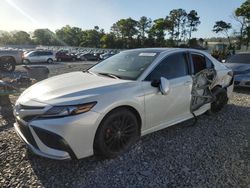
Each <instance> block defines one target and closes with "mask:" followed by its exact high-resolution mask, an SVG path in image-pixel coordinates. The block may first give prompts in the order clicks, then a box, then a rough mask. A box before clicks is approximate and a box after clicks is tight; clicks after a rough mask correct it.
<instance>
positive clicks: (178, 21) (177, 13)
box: [166, 9, 187, 45]
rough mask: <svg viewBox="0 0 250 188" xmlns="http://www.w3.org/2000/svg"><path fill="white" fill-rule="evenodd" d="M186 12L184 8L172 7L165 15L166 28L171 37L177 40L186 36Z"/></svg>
mask: <svg viewBox="0 0 250 188" xmlns="http://www.w3.org/2000/svg"><path fill="white" fill-rule="evenodd" d="M186 21H187V13H186V11H185V10H184V9H173V10H171V11H170V13H169V16H167V17H166V26H167V27H166V29H167V30H168V31H170V33H169V34H170V36H171V38H173V39H175V40H176V41H177V45H178V42H179V41H180V40H181V38H185V37H186V27H185V25H186Z"/></svg>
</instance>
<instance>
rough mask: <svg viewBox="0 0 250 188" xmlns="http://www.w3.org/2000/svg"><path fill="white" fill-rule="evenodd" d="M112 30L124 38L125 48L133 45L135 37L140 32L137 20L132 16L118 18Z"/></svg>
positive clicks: (118, 36)
mask: <svg viewBox="0 0 250 188" xmlns="http://www.w3.org/2000/svg"><path fill="white" fill-rule="evenodd" d="M112 31H113V32H114V33H116V35H117V38H120V37H121V38H122V41H123V42H124V46H123V47H125V48H131V47H132V46H133V37H134V36H135V35H136V34H137V33H138V30H137V21H136V20H133V19H132V18H127V19H121V20H118V21H117V22H116V23H115V24H114V25H113V26H112Z"/></svg>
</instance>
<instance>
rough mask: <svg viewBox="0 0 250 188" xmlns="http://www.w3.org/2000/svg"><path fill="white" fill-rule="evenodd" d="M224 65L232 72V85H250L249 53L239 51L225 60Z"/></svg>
mask: <svg viewBox="0 0 250 188" xmlns="http://www.w3.org/2000/svg"><path fill="white" fill-rule="evenodd" d="M225 65H226V66H227V67H229V68H231V69H232V70H233V72H234V85H235V86H242V87H250V53H249V52H248V53H246V52H245V53H239V54H236V55H233V56H231V57H230V58H229V59H228V60H226V62H225Z"/></svg>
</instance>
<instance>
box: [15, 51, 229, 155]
mask: <svg viewBox="0 0 250 188" xmlns="http://www.w3.org/2000/svg"><path fill="white" fill-rule="evenodd" d="M232 90H233V74H232V71H231V70H230V69H228V68H227V67H225V66H224V65H223V64H221V63H220V62H218V61H217V60H216V59H214V58H213V57H212V56H211V55H209V54H207V53H206V52H203V51H199V50H192V49H175V48H148V49H134V50H127V51H123V52H121V53H119V54H117V55H114V56H112V57H110V58H108V59H106V60H104V61H102V62H100V63H98V64H96V65H95V66H93V67H92V68H90V69H88V70H87V71H85V72H80V71H79V72H72V73H67V74H63V75H59V76H55V77H52V78H49V79H46V80H44V81H41V82H39V83H37V84H35V85H33V86H31V87H30V88H28V89H27V90H26V91H24V92H23V93H22V94H21V96H20V97H19V99H18V100H17V102H16V104H15V107H14V115H15V117H16V123H15V124H14V127H15V130H16V132H17V134H18V135H19V136H20V138H21V139H22V140H23V141H24V142H25V143H26V144H27V145H28V146H29V148H30V149H31V150H32V151H33V152H34V153H36V154H38V155H40V156H44V157H48V158H52V159H70V158H71V159H80V158H83V157H87V156H90V155H93V154H95V155H101V156H103V157H107V158H110V157H116V156H117V155H120V154H121V153H123V152H124V151H126V150H128V148H130V147H131V146H132V145H133V144H134V143H135V142H136V141H137V140H138V139H139V138H140V136H143V135H146V134H149V133H152V132H155V131H157V130H160V129H163V128H166V127H168V126H171V125H174V124H177V123H180V122H183V121H185V120H188V119H191V118H193V117H196V116H198V115H201V114H203V113H205V112H210V114H213V113H215V112H218V111H220V110H221V109H222V108H223V106H224V105H225V104H226V103H227V101H228V98H229V97H230V95H231V93H232Z"/></svg>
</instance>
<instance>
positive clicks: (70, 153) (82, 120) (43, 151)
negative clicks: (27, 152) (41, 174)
mask: <svg viewBox="0 0 250 188" xmlns="http://www.w3.org/2000/svg"><path fill="white" fill-rule="evenodd" d="M99 115H100V114H98V113H96V112H91V111H90V112H87V113H84V114H80V115H76V116H68V117H63V118H53V119H52V118H50V119H34V120H31V121H30V122H25V121H24V120H22V119H20V118H19V117H16V119H17V121H16V123H15V124H14V127H15V131H16V132H17V134H18V135H19V136H20V138H21V139H22V140H23V141H24V142H25V143H26V144H27V146H28V147H29V148H30V149H31V150H32V151H33V152H34V153H35V154H37V155H40V156H42V157H47V158H51V159H58V160H65V159H80V158H83V157H87V156H90V155H92V154H93V142H94V137H95V132H96V129H97V127H98V125H99V122H98V119H99Z"/></svg>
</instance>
